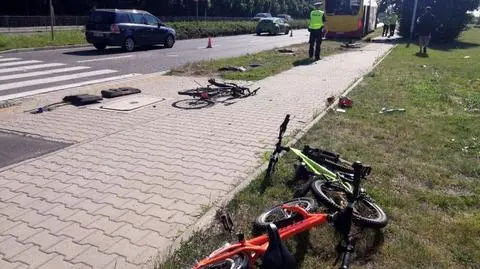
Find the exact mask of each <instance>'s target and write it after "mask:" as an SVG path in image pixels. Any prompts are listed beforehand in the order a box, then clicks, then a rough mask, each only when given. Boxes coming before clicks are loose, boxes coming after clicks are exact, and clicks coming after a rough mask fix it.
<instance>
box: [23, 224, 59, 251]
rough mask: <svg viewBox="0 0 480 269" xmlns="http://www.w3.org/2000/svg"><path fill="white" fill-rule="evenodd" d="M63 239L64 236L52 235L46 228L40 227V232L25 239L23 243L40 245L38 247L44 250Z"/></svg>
mask: <svg viewBox="0 0 480 269" xmlns="http://www.w3.org/2000/svg"><path fill="white" fill-rule="evenodd" d="M63 239H65V237H63V236H57V235H53V234H51V233H50V232H49V231H48V230H46V229H43V228H41V232H39V233H36V234H34V235H32V236H31V237H29V238H27V239H25V243H30V244H33V245H37V246H40V249H41V250H42V251H44V252H45V251H46V250H47V249H48V248H50V247H52V246H54V245H55V244H57V243H58V242H60V241H62V240H63Z"/></svg>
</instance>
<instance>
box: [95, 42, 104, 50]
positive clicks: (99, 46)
mask: <svg viewBox="0 0 480 269" xmlns="http://www.w3.org/2000/svg"><path fill="white" fill-rule="evenodd" d="M93 46H94V47H95V48H96V49H97V50H104V49H105V48H106V47H107V44H100V43H94V44H93Z"/></svg>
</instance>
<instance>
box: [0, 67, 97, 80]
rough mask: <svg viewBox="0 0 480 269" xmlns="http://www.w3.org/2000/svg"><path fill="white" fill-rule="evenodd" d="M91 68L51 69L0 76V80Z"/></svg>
mask: <svg viewBox="0 0 480 269" xmlns="http://www.w3.org/2000/svg"><path fill="white" fill-rule="evenodd" d="M89 68H90V67H88V66H74V67H67V68H60V69H51V70H45V71H37V72H30V73H21V74H15V75H7V76H0V80H9V79H17V78H28V77H35V76H43V75H49V74H57V73H66V72H71V71H78V70H84V69H89Z"/></svg>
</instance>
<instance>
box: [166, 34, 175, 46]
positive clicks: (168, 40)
mask: <svg viewBox="0 0 480 269" xmlns="http://www.w3.org/2000/svg"><path fill="white" fill-rule="evenodd" d="M174 44H175V38H174V37H173V35H168V36H167V38H166V39H165V47H167V48H172V47H173V45H174Z"/></svg>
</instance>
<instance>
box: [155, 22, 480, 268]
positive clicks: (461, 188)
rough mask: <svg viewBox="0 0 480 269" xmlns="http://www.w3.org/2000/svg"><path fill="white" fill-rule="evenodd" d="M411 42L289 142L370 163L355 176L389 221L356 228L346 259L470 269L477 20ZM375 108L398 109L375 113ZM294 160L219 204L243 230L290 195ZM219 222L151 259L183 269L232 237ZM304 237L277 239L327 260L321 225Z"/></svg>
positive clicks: (475, 213) (479, 162) (310, 257)
mask: <svg viewBox="0 0 480 269" xmlns="http://www.w3.org/2000/svg"><path fill="white" fill-rule="evenodd" d="M416 50H417V48H416V47H415V46H410V47H405V46H404V45H401V46H398V47H397V48H396V49H395V50H394V51H393V52H392V53H391V54H390V55H389V56H388V57H387V58H386V59H385V60H384V61H383V62H382V63H381V64H380V65H379V66H378V67H377V68H376V70H374V71H373V72H371V73H370V74H369V75H368V76H366V77H365V79H364V81H363V82H362V83H360V84H359V85H358V86H357V87H356V88H355V89H354V91H353V92H352V93H351V94H350V97H351V98H352V99H353V100H354V102H355V103H354V107H353V108H351V109H349V110H348V111H347V113H329V114H327V115H326V116H325V118H324V119H322V121H321V122H319V123H318V124H316V125H315V126H314V127H313V128H312V129H311V130H310V131H309V132H308V133H307V134H306V135H305V136H304V137H303V138H302V139H301V141H299V143H298V144H297V147H301V146H302V145H304V144H309V145H312V146H317V147H323V148H328V149H330V150H334V151H337V152H340V153H342V155H343V156H344V157H345V158H347V159H351V160H356V159H358V160H363V161H364V162H365V163H368V164H371V165H372V166H373V173H372V176H371V178H370V179H369V180H368V181H366V182H365V184H364V185H365V188H367V189H368V191H369V193H370V194H371V195H372V196H373V197H374V198H375V199H376V200H377V202H378V203H379V204H380V205H381V206H382V207H383V208H384V209H385V211H386V212H387V214H388V216H389V218H390V223H389V225H388V226H387V227H386V228H385V229H384V231H383V233H381V234H375V233H373V232H371V231H367V232H364V233H362V234H361V235H360V236H361V240H360V242H359V243H358V245H357V249H356V251H355V255H354V261H353V265H352V266H353V268H380V269H383V268H480V241H479V240H478V235H479V234H480V211H479V209H480V187H479V184H478V179H479V177H480V120H479V119H480V93H479V91H478V89H479V88H480V79H479V78H478V70H480V61H479V58H480V29H471V30H469V31H467V32H464V33H463V34H462V36H461V38H460V40H459V42H457V43H456V44H455V46H453V47H452V46H446V45H444V46H442V47H437V48H433V49H431V50H430V57H429V58H425V57H418V56H416V55H415V53H416ZM466 56H470V57H466ZM382 107H389V108H397V107H401V108H405V109H406V112H396V113H391V114H379V113H378V112H379V111H380V109H381V108H382ZM279 124H280V123H279ZM272 148H273V145H272ZM294 161H295V159H294V158H293V157H292V156H291V155H286V156H285V157H284V158H282V160H281V163H280V166H279V170H278V171H277V174H276V180H275V182H274V185H273V186H272V187H270V188H269V189H267V191H266V192H265V193H264V194H263V195H261V194H260V187H261V181H262V180H261V179H260V178H259V179H257V180H254V181H253V182H252V183H251V184H250V185H249V186H248V187H247V188H246V189H245V190H243V191H241V192H240V193H239V194H238V195H236V197H235V198H234V199H233V200H232V201H231V202H230V203H229V205H228V206H227V208H228V210H229V211H230V212H231V213H232V214H233V216H234V220H235V223H236V226H237V230H240V231H244V232H246V234H247V236H248V231H250V229H251V222H252V221H253V220H254V218H255V217H256V216H257V215H258V214H259V213H260V212H261V211H263V210H264V209H265V208H267V207H269V206H272V205H275V204H277V203H278V202H280V201H284V200H287V199H290V198H291V197H292V193H293V190H292V187H289V186H288V185H287V184H286V183H287V182H288V181H289V180H290V179H291V177H292V174H293V168H292V164H293V163H294ZM219 227H220V225H219V224H217V223H215V224H213V225H212V227H210V228H209V229H208V230H207V231H206V232H205V231H204V232H201V233H196V234H195V235H194V236H193V237H192V238H191V239H190V240H189V241H188V242H185V243H184V244H183V245H182V247H181V248H180V249H179V250H178V251H177V252H175V253H174V254H173V255H171V256H170V257H168V258H167V259H166V260H165V261H163V263H162V264H158V265H157V268H162V269H174V268H185V267H186V266H188V265H192V264H193V263H194V261H195V260H196V259H200V258H202V257H205V255H207V254H209V253H210V252H211V251H213V250H214V249H216V248H218V247H219V246H221V245H222V244H223V243H224V242H225V241H230V242H231V241H235V237H234V236H231V235H229V234H226V233H224V232H222V231H221V229H220V228H219ZM304 240H305V237H297V238H294V239H291V240H289V241H287V243H288V246H289V248H290V249H291V250H292V251H293V252H294V253H295V255H296V256H297V258H298V259H299V260H300V261H301V268H304V269H313V268H336V267H332V263H333V260H334V258H335V256H336V254H335V252H334V246H335V244H336V242H337V241H336V237H335V236H334V234H333V232H332V229H331V228H330V227H328V226H325V227H318V228H316V229H315V230H313V231H311V233H310V242H311V245H307V244H305V241H304Z"/></svg>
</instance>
